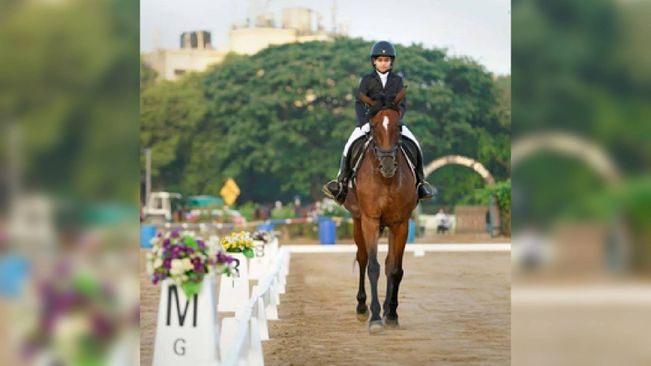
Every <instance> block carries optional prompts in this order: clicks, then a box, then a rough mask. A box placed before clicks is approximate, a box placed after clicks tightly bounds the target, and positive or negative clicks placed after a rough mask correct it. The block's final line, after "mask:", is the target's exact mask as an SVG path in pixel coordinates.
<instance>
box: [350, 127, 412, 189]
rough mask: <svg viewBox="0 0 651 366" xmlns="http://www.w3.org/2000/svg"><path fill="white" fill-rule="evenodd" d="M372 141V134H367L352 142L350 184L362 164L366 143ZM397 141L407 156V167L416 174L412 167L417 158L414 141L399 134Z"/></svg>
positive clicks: (352, 182)
mask: <svg viewBox="0 0 651 366" xmlns="http://www.w3.org/2000/svg"><path fill="white" fill-rule="evenodd" d="M372 141H373V136H371V135H370V134H369V135H367V137H366V138H360V139H358V140H357V141H355V142H353V144H352V145H351V147H350V151H349V154H348V156H349V158H350V162H349V163H350V164H351V166H352V169H353V173H352V178H353V179H350V181H349V182H350V185H353V184H354V181H355V178H356V175H357V170H358V169H359V166H360V165H362V158H364V152H365V151H366V150H367V147H368V145H369V144H371V142H372ZM398 143H399V144H400V149H401V150H402V152H403V153H404V154H405V156H406V157H407V161H408V162H409V167H410V168H411V171H412V173H414V174H416V171H415V170H414V169H415V168H414V167H415V166H416V159H417V158H418V146H417V145H416V143H415V142H413V141H411V140H410V139H408V138H406V137H404V136H400V141H399V142H398ZM351 188H352V187H351Z"/></svg>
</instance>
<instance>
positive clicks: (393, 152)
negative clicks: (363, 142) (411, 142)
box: [373, 139, 398, 178]
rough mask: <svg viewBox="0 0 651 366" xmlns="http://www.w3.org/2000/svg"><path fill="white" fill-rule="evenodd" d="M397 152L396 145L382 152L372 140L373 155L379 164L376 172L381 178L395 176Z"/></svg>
mask: <svg viewBox="0 0 651 366" xmlns="http://www.w3.org/2000/svg"><path fill="white" fill-rule="evenodd" d="M397 152H398V144H396V145H394V146H393V147H392V148H391V149H388V150H383V149H381V148H380V147H379V146H378V145H377V143H376V142H375V139H374V140H373V153H374V154H375V157H376V158H377V160H378V162H379V163H380V166H379V167H378V170H379V171H380V173H381V174H382V176H383V177H385V178H391V177H393V176H394V175H395V174H396V169H397V168H398V161H397V160H396V156H397Z"/></svg>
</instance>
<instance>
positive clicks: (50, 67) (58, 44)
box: [0, 0, 138, 204]
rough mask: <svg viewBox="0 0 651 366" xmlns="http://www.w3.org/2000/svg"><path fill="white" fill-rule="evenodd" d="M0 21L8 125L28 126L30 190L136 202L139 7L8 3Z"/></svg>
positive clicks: (95, 2) (100, 1)
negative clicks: (35, 189)
mask: <svg viewBox="0 0 651 366" xmlns="http://www.w3.org/2000/svg"><path fill="white" fill-rule="evenodd" d="M0 14H1V15H0V55H3V57H0V85H2V87H1V88H0V120H2V121H3V123H14V122H15V123H17V124H19V125H20V127H21V129H20V135H21V136H22V138H21V145H20V150H21V161H22V162H23V164H21V165H22V168H23V173H24V175H23V178H24V182H25V183H26V185H27V186H38V187H40V188H39V189H40V190H45V191H48V192H51V193H55V194H56V195H57V197H65V198H66V199H70V198H72V199H73V200H74V201H77V202H81V203H82V204H86V203H91V202H94V201H103V202H105V201H108V200H115V199H118V200H119V199H122V200H124V201H130V202H134V201H135V200H136V198H137V193H138V191H137V188H136V186H135V185H134V182H137V180H138V170H137V167H136V166H134V165H133V159H134V158H135V156H137V154H138V143H137V140H136V139H135V137H136V136H137V134H138V124H137V120H138V104H137V100H138V88H137V83H135V80H137V78H138V74H137V73H138V4H137V3H133V2H127V1H124V0H114V1H105V0H88V1H66V2H62V3H60V4H49V3H43V2H16V1H10V2H9V3H7V4H5V2H3V5H2V6H1V7H0ZM3 133H4V131H3ZM3 137H4V135H3ZM116 146H120V148H119V149H116V148H115V147H116ZM2 150H3V151H2V152H0V157H1V156H2V154H5V151H6V149H2ZM116 178H119V179H116Z"/></svg>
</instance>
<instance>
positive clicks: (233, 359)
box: [222, 247, 289, 366]
mask: <svg viewBox="0 0 651 366" xmlns="http://www.w3.org/2000/svg"><path fill="white" fill-rule="evenodd" d="M287 268H289V251H287V249H286V248H285V247H281V248H280V249H279V250H278V253H277V254H276V255H275V258H274V262H273V265H272V266H271V268H270V271H269V272H268V273H267V275H266V276H265V277H264V278H263V279H262V280H261V281H260V282H259V283H258V285H256V286H254V287H253V295H252V296H251V298H250V299H249V301H248V302H247V303H245V304H242V306H241V307H240V308H239V309H238V310H237V312H236V313H235V317H234V318H226V319H224V320H225V323H227V324H228V327H229V328H231V329H233V330H234V333H233V337H232V338H231V337H230V335H229V334H227V331H226V329H225V328H226V326H223V327H222V332H223V333H222V334H223V336H222V339H230V342H229V344H228V346H227V347H223V348H222V365H225V366H230V365H232V366H234V365H264V359H263V353H262V341H266V340H268V339H269V327H268V320H277V319H278V304H279V294H280V293H284V292H285V279H286V276H287V273H288V271H287ZM227 319H232V320H229V321H228V322H226V320H227ZM229 330H230V329H229Z"/></svg>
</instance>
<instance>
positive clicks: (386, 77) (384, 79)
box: [375, 70, 391, 88]
mask: <svg viewBox="0 0 651 366" xmlns="http://www.w3.org/2000/svg"><path fill="white" fill-rule="evenodd" d="M375 72H377V74H378V75H379V76H380V81H382V87H383V88H384V87H385V86H386V84H387V79H388V78H389V73H390V72H391V70H387V72H385V73H384V74H383V73H381V72H380V71H378V70H375Z"/></svg>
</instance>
